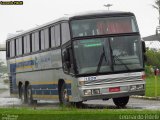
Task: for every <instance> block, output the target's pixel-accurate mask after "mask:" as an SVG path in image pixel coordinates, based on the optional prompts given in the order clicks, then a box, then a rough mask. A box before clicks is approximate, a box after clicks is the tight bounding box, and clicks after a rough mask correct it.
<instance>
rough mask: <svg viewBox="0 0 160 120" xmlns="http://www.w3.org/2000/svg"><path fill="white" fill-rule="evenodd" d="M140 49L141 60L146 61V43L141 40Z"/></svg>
mask: <svg viewBox="0 0 160 120" xmlns="http://www.w3.org/2000/svg"><path fill="white" fill-rule="evenodd" d="M142 51H143V60H144V61H145V62H146V61H147V56H146V54H145V53H146V44H145V42H144V41H142Z"/></svg>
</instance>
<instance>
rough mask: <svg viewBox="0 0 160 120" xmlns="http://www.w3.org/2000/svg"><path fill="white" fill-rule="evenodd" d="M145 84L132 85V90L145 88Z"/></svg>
mask: <svg viewBox="0 0 160 120" xmlns="http://www.w3.org/2000/svg"><path fill="white" fill-rule="evenodd" d="M143 89H144V85H131V86H130V91H136V90H143Z"/></svg>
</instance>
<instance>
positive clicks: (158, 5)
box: [152, 0, 160, 26]
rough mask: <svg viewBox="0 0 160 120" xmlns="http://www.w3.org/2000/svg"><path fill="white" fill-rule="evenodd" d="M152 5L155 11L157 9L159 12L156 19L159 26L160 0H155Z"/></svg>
mask: <svg viewBox="0 0 160 120" xmlns="http://www.w3.org/2000/svg"><path fill="white" fill-rule="evenodd" d="M152 6H153V8H155V9H156V10H157V11H158V13H159V16H158V17H159V18H158V20H159V26H160V0H155V4H154V5H152Z"/></svg>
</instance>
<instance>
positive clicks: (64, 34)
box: [62, 23, 70, 44]
mask: <svg viewBox="0 0 160 120" xmlns="http://www.w3.org/2000/svg"><path fill="white" fill-rule="evenodd" d="M69 40H70V31H69V24H68V23H62V43H63V44H64V43H66V42H67V41H69Z"/></svg>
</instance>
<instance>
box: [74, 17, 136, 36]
mask: <svg viewBox="0 0 160 120" xmlns="http://www.w3.org/2000/svg"><path fill="white" fill-rule="evenodd" d="M71 28H72V36H73V37H81V36H94V35H105V34H120V33H132V32H138V27H137V24H136V20H135V18H134V17H112V18H96V19H83V20H73V21H72V22H71Z"/></svg>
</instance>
